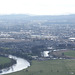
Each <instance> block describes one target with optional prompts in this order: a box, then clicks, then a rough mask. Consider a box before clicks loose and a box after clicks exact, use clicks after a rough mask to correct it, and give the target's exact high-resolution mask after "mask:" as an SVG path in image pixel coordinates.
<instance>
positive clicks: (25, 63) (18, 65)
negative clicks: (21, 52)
mask: <svg viewBox="0 0 75 75" xmlns="http://www.w3.org/2000/svg"><path fill="white" fill-rule="evenodd" d="M9 58H13V59H15V60H16V62H17V63H16V64H15V65H13V66H11V67H9V68H7V69H2V73H0V75H2V74H8V73H13V72H17V71H20V70H23V69H25V68H27V67H29V66H30V63H29V62H28V61H27V60H25V59H23V58H19V57H16V56H12V55H9Z"/></svg>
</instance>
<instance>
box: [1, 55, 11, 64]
mask: <svg viewBox="0 0 75 75" xmlns="http://www.w3.org/2000/svg"><path fill="white" fill-rule="evenodd" d="M10 62H11V60H10V59H9V58H7V57H2V56H0V64H1V65H4V64H6V63H10Z"/></svg>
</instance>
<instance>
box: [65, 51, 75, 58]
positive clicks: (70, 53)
mask: <svg viewBox="0 0 75 75" xmlns="http://www.w3.org/2000/svg"><path fill="white" fill-rule="evenodd" d="M64 55H66V56H71V57H75V51H74V50H67V51H66V52H64Z"/></svg>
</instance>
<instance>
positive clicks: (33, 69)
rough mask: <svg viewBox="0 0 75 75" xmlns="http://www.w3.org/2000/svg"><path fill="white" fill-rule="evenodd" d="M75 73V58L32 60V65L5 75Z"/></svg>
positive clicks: (62, 74) (74, 74) (66, 74)
mask: <svg viewBox="0 0 75 75" xmlns="http://www.w3.org/2000/svg"><path fill="white" fill-rule="evenodd" d="M72 74H73V75H75V60H74V59H66V60H64V59H63V60H47V61H37V60H34V61H32V65H31V66H30V67H29V68H28V69H26V70H22V71H20V72H16V73H11V74H7V75H72Z"/></svg>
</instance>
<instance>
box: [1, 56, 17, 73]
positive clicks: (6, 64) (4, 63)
mask: <svg viewBox="0 0 75 75" xmlns="http://www.w3.org/2000/svg"><path fill="white" fill-rule="evenodd" d="M13 64H16V60H14V59H10V58H8V57H6V56H2V55H0V70H1V69H3V68H8V67H10V66H12V65H13ZM0 72H1V71H0Z"/></svg>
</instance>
